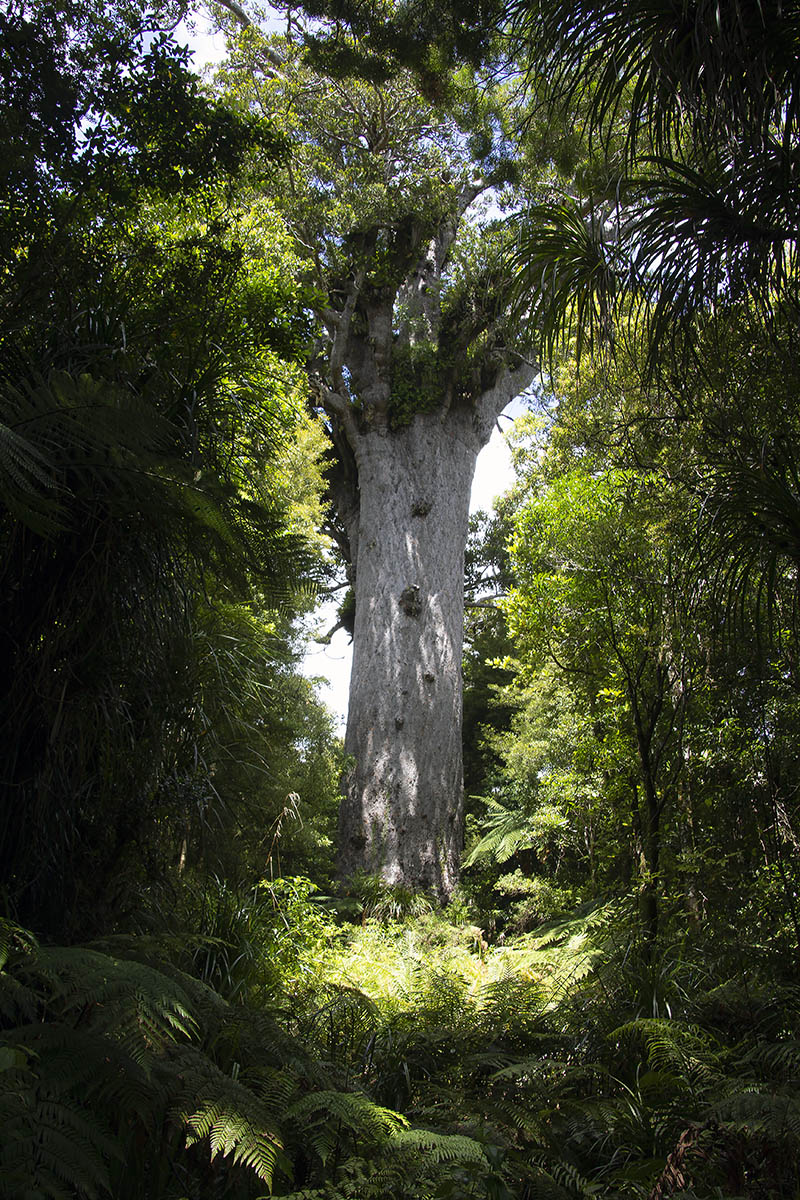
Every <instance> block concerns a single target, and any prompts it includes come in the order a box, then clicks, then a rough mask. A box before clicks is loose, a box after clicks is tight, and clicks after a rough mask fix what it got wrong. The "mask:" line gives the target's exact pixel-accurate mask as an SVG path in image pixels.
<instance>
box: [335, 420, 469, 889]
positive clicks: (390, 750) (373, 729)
mask: <svg viewBox="0 0 800 1200" xmlns="http://www.w3.org/2000/svg"><path fill="white" fill-rule="evenodd" d="M479 448H480V445H479V440H478V436H477V433H476V431H475V429H474V428H473V425H472V421H471V419H470V415H469V414H467V413H454V414H452V415H451V416H450V417H449V419H448V420H446V421H444V422H443V421H442V420H441V418H440V417H439V416H438V414H433V415H430V414H424V415H418V416H416V417H415V418H414V420H413V421H412V423H411V425H410V426H409V427H408V428H407V429H402V430H398V431H397V432H395V433H383V434H381V433H371V434H368V435H366V436H364V438H363V439H362V443H361V445H360V447H359V451H358V454H357V461H358V478H359V485H360V500H361V505H360V520H359V532H358V555H357V559H356V575H355V592H356V625H355V631H354V639H353V672H352V677H351V684H350V709H349V715H348V724H347V739H346V743H345V746H346V750H347V753H348V754H350V755H352V756H353V759H354V766H353V767H352V769H351V771H350V773H349V776H348V779H347V792H346V797H345V800H344V803H343V805H342V809H341V828H340V842H339V846H340V850H339V852H340V862H341V868H342V870H343V871H344V872H345V873H346V874H347V873H350V872H352V871H353V870H355V869H356V868H358V867H361V868H365V869H366V870H368V871H370V872H372V873H380V874H382V875H383V878H384V879H385V880H386V882H388V883H392V884H395V883H403V884H413V885H414V886H417V887H419V886H422V887H425V888H427V889H430V890H431V891H433V892H435V893H437V894H439V895H444V894H448V893H449V892H450V891H451V890H452V887H453V885H454V883H455V881H456V878H457V874H458V859H459V854H460V850H461V842H462V804H461V791H462V769H461V651H462V630H463V623H464V601H463V592H464V589H463V577H464V544H465V541H466V533H467V520H468V510H469V494H470V486H471V483H472V476H473V471H474V468H475V459H476V457H477V453H478V450H479Z"/></svg>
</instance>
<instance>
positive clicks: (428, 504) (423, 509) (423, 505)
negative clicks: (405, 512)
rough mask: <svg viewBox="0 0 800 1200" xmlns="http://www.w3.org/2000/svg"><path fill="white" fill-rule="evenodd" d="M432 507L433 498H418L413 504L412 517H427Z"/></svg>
mask: <svg viewBox="0 0 800 1200" xmlns="http://www.w3.org/2000/svg"><path fill="white" fill-rule="evenodd" d="M432 508H433V501H432V500H417V501H416V502H415V503H414V504H413V505H412V506H411V515H412V517H427V515H428V513H429V512H430V511H431V509H432Z"/></svg>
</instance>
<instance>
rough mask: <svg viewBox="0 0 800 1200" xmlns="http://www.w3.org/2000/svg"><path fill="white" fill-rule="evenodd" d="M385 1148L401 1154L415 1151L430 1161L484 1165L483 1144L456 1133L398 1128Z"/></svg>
mask: <svg viewBox="0 0 800 1200" xmlns="http://www.w3.org/2000/svg"><path fill="white" fill-rule="evenodd" d="M389 1149H390V1150H391V1151H393V1152H395V1153H396V1154H398V1155H400V1156H401V1157H404V1156H405V1155H407V1154H418V1155H420V1156H422V1157H423V1158H424V1159H425V1160H427V1161H430V1162H433V1163H455V1162H462V1163H478V1164H480V1165H481V1166H485V1167H487V1168H488V1166H489V1162H488V1159H487V1157H486V1153H485V1151H484V1148H483V1146H482V1145H481V1144H480V1142H476V1141H475V1140H474V1139H473V1138H470V1137H465V1136H464V1135H463V1134H458V1133H435V1132H433V1131H432V1130H430V1129H400V1130H397V1131H396V1132H395V1133H393V1134H392V1137H391V1141H390V1143H389Z"/></svg>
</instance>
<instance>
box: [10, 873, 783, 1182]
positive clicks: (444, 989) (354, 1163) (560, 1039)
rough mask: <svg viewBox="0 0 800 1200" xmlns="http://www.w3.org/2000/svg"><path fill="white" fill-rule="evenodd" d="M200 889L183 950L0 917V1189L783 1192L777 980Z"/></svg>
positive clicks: (583, 932) (588, 930) (673, 957)
mask: <svg viewBox="0 0 800 1200" xmlns="http://www.w3.org/2000/svg"><path fill="white" fill-rule="evenodd" d="M224 899H225V903H224V904H222V902H221V901H220V903H219V904H218V905H217V908H216V909H215V910H214V911H217V912H219V913H220V914H222V915H224V937H222V936H219V935H220V934H221V933H222V932H223V929H222V925H221V924H220V925H219V926H218V928H217V934H216V935H215V934H213V933H211V932H209V930H206V933H205V934H204V939H205V940H204V941H201V946H200V948H203V947H204V953H203V954H201V955H198V940H197V936H196V935H195V937H194V940H192V939H185V944H184V946H183V949H180V950H179V949H178V942H177V941H176V935H174V934H172V935H170V939H169V950H170V952H169V954H167V953H166V947H167V942H162V943H161V945H160V946H159V944H158V942H157V941H156V940H154V939H153V938H148V939H145V938H141V937H140V938H117V939H113V940H111V941H106V942H105V943H96V944H95V945H94V946H91V947H74V948H59V947H48V948H45V947H41V946H38V945H37V944H36V942H35V940H34V939H33V938H31V937H30V936H29V935H27V934H26V933H24V931H21V930H17V929H15V928H14V927H12V926H10V925H5V926H4V927H3V928H4V931H5V933H4V950H3V969H2V971H0V1001H1V1004H0V1014H1V1020H2V1032H1V1033H0V1073H1V1074H2V1076H3V1085H4V1086H3V1088H2V1089H0V1094H1V1095H2V1100H0V1118H1V1119H2V1120H3V1128H4V1137H3V1141H2V1146H1V1147H0V1194H2V1195H4V1196H8V1197H14V1198H15V1200H16V1198H20V1200H22V1198H29V1200H34V1198H35V1197H36V1198H40V1200H51V1198H52V1200H55V1198H56V1197H62V1196H63V1197H70V1198H73V1197H74V1198H79V1200H83V1198H84V1197H86V1198H91V1197H98V1198H101V1197H106V1196H113V1197H115V1200H127V1198H129V1200H187V1198H188V1197H193V1198H196V1200H224V1198H230V1200H240V1198H241V1200H256V1198H257V1197H262V1196H265V1195H267V1194H271V1195H275V1196H282V1197H285V1198H288V1197H291V1198H292V1200H345V1198H352V1200H383V1198H384V1197H387V1196H391V1197H393V1198H394V1200H466V1198H467V1197H474V1198H479V1200H480V1198H485V1200H533V1198H535V1197H553V1198H555V1200H568V1198H570V1197H600V1198H608V1200H617V1198H620V1200H622V1198H626V1197H631V1198H637V1197H641V1198H643V1200H648V1198H649V1200H662V1198H665V1197H669V1196H675V1197H679V1196H680V1197H684V1198H687V1200H691V1198H692V1197H694V1198H696V1200H712V1198H714V1200H720V1198H722V1200H734V1198H739V1197H741V1198H743V1200H773V1198H774V1200H784V1198H785V1200H796V1197H797V1195H798V1194H799V1191H798V1189H799V1188H800V1178H799V1177H798V1169H797V1165H796V1164H797V1162H798V1159H799V1158H800V1099H799V1097H800V1087H798V1083H800V1037H799V1036H798V1033H799V1032H800V990H798V989H796V988H795V987H793V986H789V985H786V984H778V983H776V982H774V981H773V982H766V981H764V980H759V979H757V978H755V977H748V976H747V975H746V974H745V973H743V972H739V973H738V974H737V975H736V976H735V977H728V978H725V979H721V978H720V977H719V976H720V971H719V970H718V969H715V968H714V965H713V960H712V958H711V955H710V953H709V948H708V947H705V948H702V947H697V948H695V950H694V951H690V950H688V949H687V948H686V946H683V947H680V948H679V947H674V948H671V949H670V948H668V947H665V948H664V949H663V950H662V951H661V952H659V953H658V954H651V955H647V954H645V953H644V952H643V951H642V950H641V949H637V947H636V944H635V940H634V939H633V937H632V935H631V929H632V924H633V923H632V919H631V915H630V912H628V911H627V910H626V909H625V906H624V905H621V904H615V905H606V906H601V907H595V908H594V909H592V910H588V911H582V912H576V913H574V914H572V915H571V916H570V917H569V918H565V919H563V920H562V921H560V922H558V923H552V924H551V925H550V926H549V927H548V928H547V929H540V930H539V931H538V933H537V934H529V935H526V936H524V937H520V938H518V939H515V940H513V941H511V940H510V941H509V942H508V943H507V944H505V945H494V946H488V945H487V944H486V940H485V938H484V937H483V935H482V933H481V931H480V930H479V929H478V928H477V927H475V926H473V925H470V924H468V923H459V922H457V921H455V920H453V921H450V920H448V918H447V917H446V915H442V914H438V913H433V912H427V913H422V915H419V916H416V917H414V918H412V919H407V920H402V919H399V920H392V921H386V920H379V919H377V918H366V919H365V920H364V923H363V925H354V926H347V925H345V926H340V925H337V924H336V923H334V921H333V920H332V919H331V918H329V917H327V916H326V915H325V914H324V913H323V912H322V911H321V909H320V907H319V905H317V904H315V903H314V899H313V894H312V892H311V889H310V888H308V887H307V886H305V885H303V884H302V883H294V884H286V883H285V884H281V885H280V886H279V887H277V888H276V887H274V886H271V888H268V889H266V890H264V889H262V890H261V891H258V892H256V893H254V894H253V895H252V896H251V897H250V908H249V909H248V905H247V903H246V900H247V898H244V899H243V900H242V903H240V904H238V905H235V904H233V903H231V902H230V897H225V898H224ZM240 899H241V898H240ZM209 911H211V910H209ZM219 921H220V922H221V921H222V916H220V917H219ZM237 922H238V924H237ZM210 928H211V927H209V929H210ZM237 938H238V939H239V940H238V941H237ZM243 947H244V948H245V949H246V950H247V953H246V955H245V958H244V959H241V962H240V958H239V955H240V954H241V953H244V950H243ZM259 947H260V948H261V952H260V957H259V952H258V948H259ZM237 951H238V952H239V953H238V954H237ZM237 963H240V965H239V966H236V967H235V969H234V966H235V964H237ZM241 963H245V964H247V971H246V972H245V971H244V968H243V967H242V966H241ZM198 975H201V976H203V978H198ZM209 980H212V981H213V983H214V986H210V985H209V982H208V981H209ZM226 990H227V993H228V994H227V996H226V995H225V994H224V993H225V992H226Z"/></svg>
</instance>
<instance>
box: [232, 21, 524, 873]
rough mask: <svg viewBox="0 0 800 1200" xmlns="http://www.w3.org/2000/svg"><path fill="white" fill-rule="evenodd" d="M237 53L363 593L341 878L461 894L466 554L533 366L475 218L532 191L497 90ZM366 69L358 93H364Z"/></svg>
mask: <svg viewBox="0 0 800 1200" xmlns="http://www.w3.org/2000/svg"><path fill="white" fill-rule="evenodd" d="M308 44H309V43H308V39H307V38H306V39H305V40H304V39H303V38H302V37H300V36H298V28H297V24H296V20H295V18H294V17H293V18H292V21H291V22H290V23H289V32H288V34H287V36H280V37H279V36H271V37H264V36H262V35H261V34H259V33H258V32H257V31H256V30H255V28H254V27H253V26H252V25H247V26H246V27H245V28H244V30H243V31H242V32H241V33H240V34H239V36H238V37H237V39H236V42H235V44H234V48H233V50H232V55H231V59H230V61H229V63H228V64H227V66H226V67H225V68H224V69H223V72H222V78H223V79H225V80H226V83H227V86H228V91H229V94H230V95H232V96H233V97H235V98H236V99H237V100H238V102H239V103H240V104H242V105H243V106H247V107H256V108H257V107H259V106H261V107H262V108H263V110H264V111H265V112H268V113H270V114H271V115H273V116H275V117H276V119H277V120H278V121H279V122H280V121H282V122H283V124H284V127H285V129H286V131H287V133H288V134H289V136H290V137H291V138H292V141H293V151H292V154H291V156H290V159H289V162H288V163H287V164H286V165H285V166H284V167H278V168H276V167H275V165H274V163H265V164H263V166H261V167H260V168H256V169H254V178H253V186H254V188H268V189H269V190H270V191H271V192H272V194H273V195H275V196H276V197H277V199H278V201H279V203H280V206H281V208H282V211H283V213H284V215H285V217H286V219H287V222H288V224H289V226H290V228H291V229H292V230H293V232H294V236H295V239H296V244H297V246H298V248H299V250H300V252H301V253H302V255H303V256H304V260H305V266H306V277H307V281H308V283H309V285H311V287H312V288H313V292H314V307H315V312H316V315H317V318H318V320H319V323H320V327H321V333H320V336H319V339H318V343H317V345H316V347H315V349H314V351H313V354H312V361H311V375H312V381H313V386H314V390H315V394H316V398H317V401H318V404H319V407H320V409H321V410H322V411H323V413H324V414H325V417H326V419H327V425H328V430H329V434H330V440H331V445H332V455H331V466H330V472H329V482H330V492H331V499H332V502H333V507H334V509H335V518H334V519H333V522H332V525H333V533H334V536H335V537H336V539H337V541H338V543H339V546H340V548H341V550H342V552H343V554H344V557H345V559H346V561H347V563H348V573H349V577H350V582H351V584H352V587H353V589H354V593H355V627H354V655H353V671H352V679H351V686H350V707H349V715H348V725H347V735H346V750H347V752H348V754H349V755H350V756H352V766H351V768H350V771H349V774H348V777H347V780H346V795H345V798H344V800H343V804H342V809H341V819H340V851H339V853H340V871H341V873H342V874H343V875H345V876H346V875H348V874H350V873H352V872H353V871H355V870H357V869H365V870H367V871H369V872H371V873H375V874H378V873H380V874H381V875H382V876H383V878H384V880H385V881H387V882H388V883H404V884H407V885H413V886H421V887H425V888H429V889H431V890H433V891H434V892H436V893H437V894H438V895H440V896H445V895H447V894H448V893H449V892H450V890H451V889H452V886H453V884H454V883H455V880H456V877H457V871H458V862H459V855H460V850H461V836H462V760H461V711H462V684H461V653H462V638H463V632H462V630H463V575H464V545H465V540H466V533H467V516H468V507H469V494H470V486H471V482H472V476H473V470H474V466H475V460H476V458H477V455H478V452H479V451H480V449H481V447H482V446H483V445H484V444H485V443H486V442H487V441H488V438H489V436H490V434H491V431H492V428H493V426H494V423H495V420H496V418H497V417H498V415H499V414H500V413H501V412H502V410H503V409H504V408H505V407H506V405H507V404H508V403H509V401H510V400H512V399H513V398H514V396H516V395H518V394H519V393H520V392H522V391H524V390H525V388H526V387H527V386H528V385H529V383H530V381H531V379H532V377H533V374H534V368H533V366H532V365H531V364H530V363H529V362H528V361H527V360H526V359H525V356H524V353H522V352H521V351H520V341H519V338H518V336H517V334H516V333H515V331H514V329H513V328H512V327H511V325H510V322H509V320H508V318H507V317H506V315H505V306H504V304H503V296H504V291H505V289H506V286H507V278H508V274H507V271H506V269H505V267H504V261H505V259H504V253H505V250H506V246H505V244H504V235H503V233H502V231H501V229H500V228H499V226H497V225H494V226H493V225H492V223H491V222H490V221H488V220H486V219H485V217H484V219H483V220H480V219H479V218H478V217H477V216H475V215H474V214H475V212H476V206H479V205H480V201H481V198H482V197H484V198H485V197H487V195H489V194H491V195H492V196H493V197H494V198H495V199H497V198H499V197H500V192H501V190H502V188H503V186H504V185H505V184H507V183H508V181H509V179H510V178H511V175H512V173H513V169H514V168H513V167H512V162H511V157H512V156H511V146H510V142H509V138H508V136H507V132H506V128H504V123H505V122H507V121H508V111H509V110H508V109H506V110H505V112H504V110H502V109H501V108H500V107H499V105H498V104H497V103H496V100H497V89H496V88H495V89H494V90H493V89H492V88H490V87H489V86H488V84H487V85H486V86H484V87H483V88H481V89H479V88H478V86H477V82H476V80H475V78H474V76H472V75H471V74H468V73H466V72H461V73H460V74H458V73H452V72H451V73H449V74H448V73H447V72H442V73H441V74H440V76H439V77H438V78H436V79H432V78H429V79H428V82H427V85H426V87H425V95H423V93H422V91H421V86H420V83H419V80H418V78H417V77H416V76H415V75H414V74H413V73H412V72H411V71H409V70H404V69H399V68H396V69H394V70H392V71H390V70H388V68H387V67H386V64H385V60H381V61H378V60H375V59H373V60H369V59H367V67H366V68H365V66H364V60H363V58H358V53H359V49H360V48H359V46H358V43H357V40H356V39H355V38H354V36H353V35H352V31H348V30H347V29H346V28H342V27H341V26H340V27H338V32H337V37H336V39H335V40H334V41H333V52H332V51H331V41H330V40H328V41H327V42H326V41H324V40H321V39H319V38H318V39H317V41H316V54H314V53H312V54H311V55H309V53H308ZM357 58H358V62H359V74H356V75H352V74H349V73H348V70H347V67H348V62H350V63H352V62H353V61H355V60H356V59H357Z"/></svg>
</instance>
